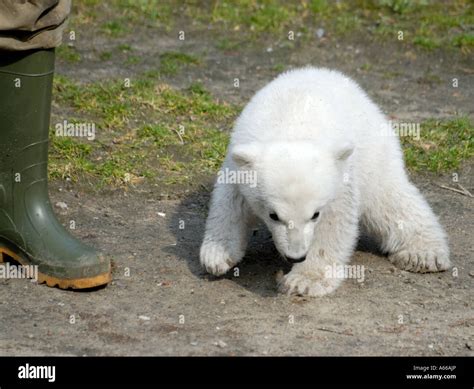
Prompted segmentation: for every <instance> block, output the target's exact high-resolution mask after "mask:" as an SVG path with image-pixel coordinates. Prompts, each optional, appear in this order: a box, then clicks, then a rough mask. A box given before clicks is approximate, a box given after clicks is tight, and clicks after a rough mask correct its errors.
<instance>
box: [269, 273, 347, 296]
mask: <svg viewBox="0 0 474 389" xmlns="http://www.w3.org/2000/svg"><path fill="white" fill-rule="evenodd" d="M341 282H342V279H340V278H327V277H325V276H324V273H321V274H318V273H313V272H309V271H304V272H303V271H296V270H292V271H290V272H289V273H288V274H286V275H284V276H282V277H281V278H280V280H279V281H278V290H279V291H280V292H281V293H285V294H287V295H290V294H297V295H300V296H305V295H307V296H324V295H326V294H329V293H331V292H333V291H335V290H336V289H337V287H338V286H339V285H340V284H341Z"/></svg>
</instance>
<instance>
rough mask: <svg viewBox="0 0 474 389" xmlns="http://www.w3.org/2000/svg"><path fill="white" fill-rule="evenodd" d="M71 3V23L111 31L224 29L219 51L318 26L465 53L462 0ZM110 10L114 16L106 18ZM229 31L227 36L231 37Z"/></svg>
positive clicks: (466, 14) (469, 11)
mask: <svg viewBox="0 0 474 389" xmlns="http://www.w3.org/2000/svg"><path fill="white" fill-rule="evenodd" d="M74 4H75V8H74V11H73V13H72V16H71V19H72V25H73V26H75V28H76V29H78V27H80V26H83V25H87V24H91V23H95V24H97V25H101V26H102V31H104V32H105V33H107V34H109V35H111V36H114V37H116V36H120V35H124V34H126V33H130V32H131V31H133V30H134V27H135V26H136V25H143V26H152V27H159V28H165V29H166V30H168V31H171V29H172V28H173V27H175V25H176V24H177V21H178V20H179V24H180V26H183V25H185V24H183V21H184V23H187V22H189V23H192V24H193V26H194V27H195V28H197V29H202V30H207V29H208V27H210V26H211V27H212V30H213V31H217V32H222V31H225V32H226V33H225V34H224V36H219V37H218V39H216V41H217V46H218V47H219V48H220V49H222V50H232V49H233V48H236V47H237V45H238V44H239V43H240V44H242V43H244V42H245V43H247V44H248V42H249V40H251V39H252V40H255V38H258V37H261V36H262V34H265V35H270V36H272V37H273V38H277V39H280V40H281V41H282V42H283V41H285V40H286V37H287V35H288V31H290V30H291V31H294V32H295V33H296V32H301V38H302V39H306V40H312V39H314V32H315V30H316V29H317V28H324V29H325V31H326V35H325V36H326V37H327V38H329V39H337V38H338V37H339V36H340V35H347V34H349V33H357V34H363V35H364V37H366V38H369V39H370V38H373V39H380V40H393V41H395V40H397V34H398V31H403V32H404V35H405V39H404V41H403V44H410V45H415V46H416V47H420V48H422V49H427V50H433V49H436V48H452V49H460V50H461V51H462V52H463V53H466V54H467V53H469V52H470V51H471V49H472V46H473V34H472V31H471V30H470V29H471V26H472V25H473V24H474V10H473V9H474V4H473V3H472V1H470V0H450V1H438V0H354V1H330V0H296V1H284V0H265V1H256V0H239V1H233V0H219V1H213V2H197V1H183V0H181V1H171V0H111V1H109V2H99V1H95V0H78V1H75V2H74ZM178 10H179V11H178ZM111 15H112V16H113V15H119V17H118V18H117V19H111ZM230 34H234V37H232V40H229V38H230ZM235 36H238V38H235ZM237 40H238V41H239V42H236V41H237Z"/></svg>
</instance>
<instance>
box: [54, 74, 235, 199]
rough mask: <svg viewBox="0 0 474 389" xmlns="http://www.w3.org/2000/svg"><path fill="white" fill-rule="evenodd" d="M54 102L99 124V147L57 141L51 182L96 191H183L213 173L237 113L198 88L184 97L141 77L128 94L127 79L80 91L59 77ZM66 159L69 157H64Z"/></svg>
mask: <svg viewBox="0 0 474 389" xmlns="http://www.w3.org/2000/svg"><path fill="white" fill-rule="evenodd" d="M54 87H55V102H56V104H58V105H59V106H60V107H62V108H63V109H69V110H71V109H72V110H74V111H75V113H76V115H77V116H78V119H77V120H83V121H87V122H93V123H95V125H96V140H95V141H87V140H83V139H76V138H56V137H54V136H53V142H52V147H51V154H52V158H51V163H50V174H51V176H52V177H54V178H58V177H61V178H64V177H69V178H71V179H72V180H77V179H78V178H79V177H82V178H86V179H87V180H88V181H90V182H92V183H93V184H94V185H97V186H99V187H101V186H103V185H115V186H118V185H128V184H137V183H140V182H147V183H149V184H151V185H154V184H156V185H164V186H165V187H164V190H166V186H167V185H168V186H173V185H186V186H189V187H192V185H193V184H195V183H197V182H198V181H197V179H196V177H200V176H202V175H206V174H207V175H208V174H210V173H214V172H215V171H216V170H217V168H218V167H219V165H220V164H221V163H222V161H223V158H224V156H225V150H226V146H227V142H228V133H227V132H224V131H223V130H224V129H229V128H230V126H231V123H232V121H233V119H234V118H235V117H236V115H237V114H238V112H239V110H240V108H239V107H236V106H233V105H229V104H226V103H223V102H219V101H217V100H216V99H214V98H213V97H212V95H211V94H210V93H209V92H208V91H207V90H206V89H205V88H204V86H203V85H202V84H200V83H194V84H191V86H190V87H189V88H188V89H187V90H184V91H179V90H176V89H173V88H171V87H170V86H168V85H166V84H163V83H161V82H160V81H159V79H158V80H157V79H156V78H154V77H153V75H148V74H147V75H144V76H142V77H141V78H139V79H136V80H133V82H132V84H131V86H130V87H129V88H127V87H126V86H125V85H124V82H123V80H115V81H110V82H95V83H89V84H79V83H75V82H73V81H71V80H70V79H68V78H65V77H59V76H57V77H55V83H54ZM66 156H67V157H66Z"/></svg>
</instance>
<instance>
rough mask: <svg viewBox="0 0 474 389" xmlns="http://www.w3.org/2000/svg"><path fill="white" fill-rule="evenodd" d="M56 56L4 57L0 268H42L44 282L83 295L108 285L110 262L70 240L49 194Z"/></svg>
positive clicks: (0, 60) (0, 61) (0, 56)
mask: <svg viewBox="0 0 474 389" xmlns="http://www.w3.org/2000/svg"><path fill="white" fill-rule="evenodd" d="M53 72H54V50H32V51H24V52H13V51H12V52H10V51H0V262H2V261H5V260H6V259H7V258H6V257H8V256H9V257H12V258H13V259H14V260H16V261H17V262H19V263H21V264H22V265H36V266H38V268H37V270H38V282H39V283H46V285H48V286H51V287H54V286H58V287H59V288H61V289H68V288H74V289H84V288H92V287H96V286H99V285H104V284H107V283H108V282H110V279H111V275H110V261H109V260H108V259H107V258H106V257H104V256H103V255H102V254H100V253H98V252H97V251H96V250H95V249H93V248H91V247H88V246H86V245H84V244H83V243H81V242H80V241H78V240H77V239H75V238H74V237H73V236H71V235H70V234H69V233H68V232H67V231H66V229H65V228H64V227H63V226H62V225H61V224H60V223H59V222H58V220H57V219H56V216H55V215H54V212H53V210H52V208H51V204H50V201H49V196H48V180H47V177H48V176H47V161H48V132H49V117H50V110H51V90H52V81H53Z"/></svg>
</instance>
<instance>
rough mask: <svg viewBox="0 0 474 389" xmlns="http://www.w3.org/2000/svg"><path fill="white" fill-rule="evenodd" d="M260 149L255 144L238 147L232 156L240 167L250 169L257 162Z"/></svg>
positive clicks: (234, 149)
mask: <svg viewBox="0 0 474 389" xmlns="http://www.w3.org/2000/svg"><path fill="white" fill-rule="evenodd" d="M259 151H260V150H259V147H258V145H256V144H255V143H247V144H242V145H237V146H235V147H234V148H233V149H232V152H231V156H232V159H233V160H234V162H235V163H236V164H237V166H238V167H250V166H252V165H253V164H254V163H255V161H256V160H257V157H258V154H259Z"/></svg>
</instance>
